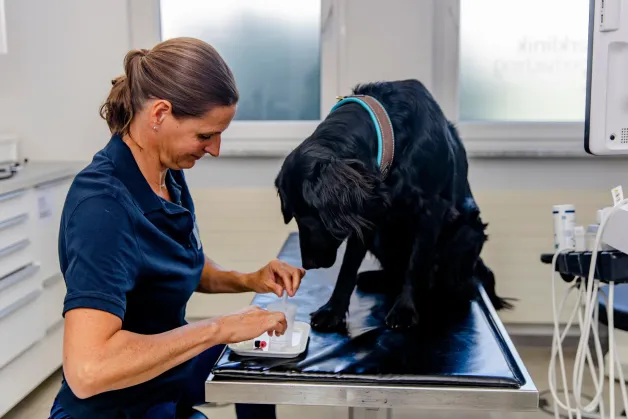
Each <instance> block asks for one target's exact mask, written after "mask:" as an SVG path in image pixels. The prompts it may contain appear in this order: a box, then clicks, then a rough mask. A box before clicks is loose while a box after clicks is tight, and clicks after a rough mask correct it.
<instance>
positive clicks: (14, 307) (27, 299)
mask: <svg viewBox="0 0 628 419" xmlns="http://www.w3.org/2000/svg"><path fill="white" fill-rule="evenodd" d="M42 292H43V291H42V290H40V289H39V290H35V291H31V292H29V293H28V294H26V295H25V296H24V297H22V298H20V299H19V300H17V301H16V302H14V303H13V304H11V305H10V306H8V307H5V308H3V309H2V310H0V320H2V319H4V318H5V317H7V316H10V315H11V314H13V313H15V312H16V311H18V310H19V309H21V308H22V307H24V306H26V305H28V304H30V303H32V302H33V301H35V300H36V299H38V298H39V296H40V295H41V293H42Z"/></svg>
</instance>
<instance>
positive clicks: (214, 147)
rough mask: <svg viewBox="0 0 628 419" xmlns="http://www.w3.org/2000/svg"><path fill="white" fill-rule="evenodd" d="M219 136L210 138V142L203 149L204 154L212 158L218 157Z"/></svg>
mask: <svg viewBox="0 0 628 419" xmlns="http://www.w3.org/2000/svg"><path fill="white" fill-rule="evenodd" d="M220 142H221V138H220V136H218V135H217V136H216V137H215V138H212V140H211V142H210V143H209V144H208V145H207V147H205V152H206V153H208V154H210V155H212V156H213V157H218V156H219V155H220Z"/></svg>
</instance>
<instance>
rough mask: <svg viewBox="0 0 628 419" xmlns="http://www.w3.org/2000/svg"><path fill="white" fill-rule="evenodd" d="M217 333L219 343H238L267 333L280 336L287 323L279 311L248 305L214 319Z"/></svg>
mask: <svg viewBox="0 0 628 419" xmlns="http://www.w3.org/2000/svg"><path fill="white" fill-rule="evenodd" d="M216 323H217V324H218V330H219V331H218V335H219V336H220V340H221V343H223V344H227V345H228V344H230V343H239V342H244V341H245V340H249V339H255V338H256V337H258V336H261V335H263V334H264V333H268V335H269V336H273V334H274V335H275V336H281V335H283V334H284V333H285V331H286V328H287V327H288V323H287V322H286V316H285V315H284V314H283V313H281V312H276V311H275V312H273V311H266V310H263V309H261V308H259V307H256V306H250V307H247V308H245V309H244V310H241V311H239V312H237V313H234V314H228V315H226V316H221V317H219V318H218V319H216Z"/></svg>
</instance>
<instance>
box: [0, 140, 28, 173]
mask: <svg viewBox="0 0 628 419" xmlns="http://www.w3.org/2000/svg"><path fill="white" fill-rule="evenodd" d="M22 166H23V165H22V159H21V158H20V142H19V140H18V139H17V138H16V137H12V136H2V135H0V180H2V179H8V178H10V177H13V175H15V174H16V173H17V172H18V171H19V170H20V169H21V168H22Z"/></svg>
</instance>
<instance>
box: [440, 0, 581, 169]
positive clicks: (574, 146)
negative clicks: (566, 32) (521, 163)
mask: <svg viewBox="0 0 628 419" xmlns="http://www.w3.org/2000/svg"><path fill="white" fill-rule="evenodd" d="M461 1H463V0H434V46H433V64H432V65H433V74H434V85H433V91H434V95H435V97H436V98H437V99H438V100H439V103H440V104H441V107H442V108H443V111H444V112H445V114H446V115H447V117H448V118H449V119H450V120H452V121H454V122H455V123H456V126H457V127H458V129H459V132H460V135H461V138H462V140H463V141H464V143H465V147H466V148H467V150H468V151H469V154H470V155H472V156H473V155H476V156H481V157H586V156H587V154H586V152H585V151H584V120H583V121H582V122H468V121H460V120H459V68H460V60H459V57H460V42H459V39H460V2H461ZM585 29H586V28H585ZM582 111H583V119H584V111H585V110H584V109H583V110H582Z"/></svg>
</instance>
